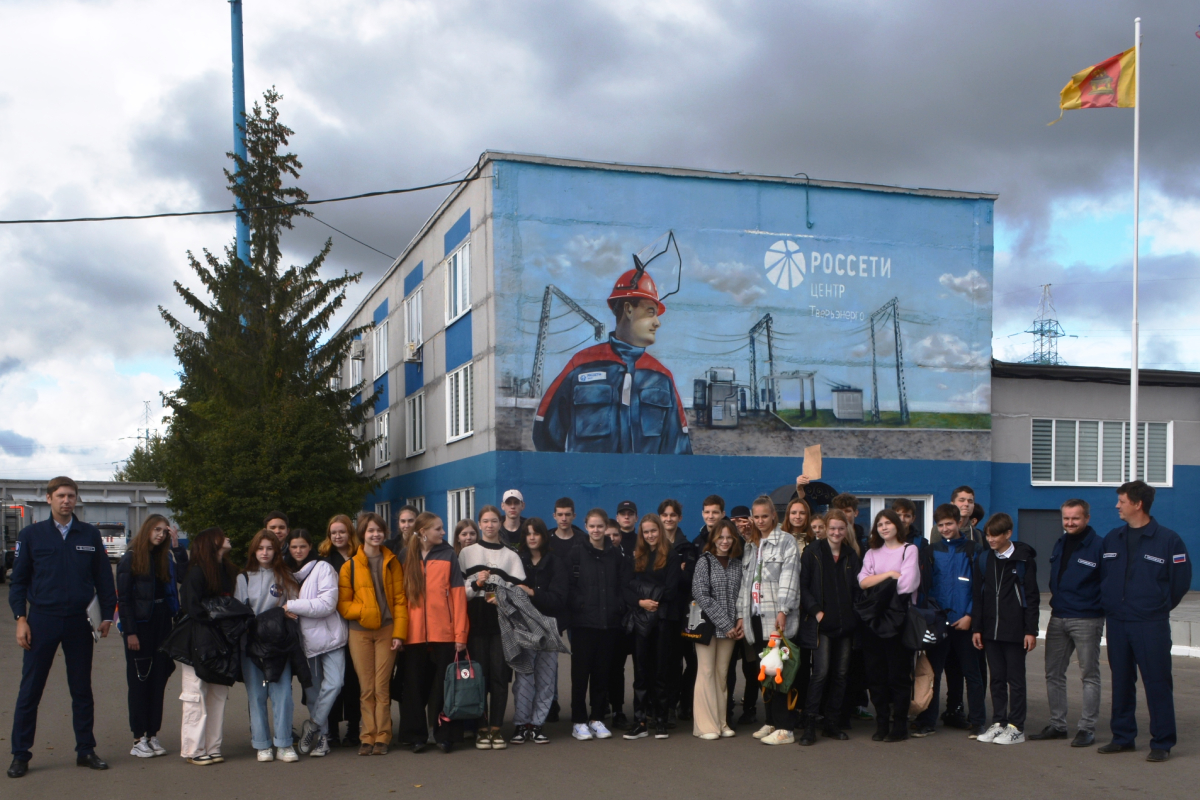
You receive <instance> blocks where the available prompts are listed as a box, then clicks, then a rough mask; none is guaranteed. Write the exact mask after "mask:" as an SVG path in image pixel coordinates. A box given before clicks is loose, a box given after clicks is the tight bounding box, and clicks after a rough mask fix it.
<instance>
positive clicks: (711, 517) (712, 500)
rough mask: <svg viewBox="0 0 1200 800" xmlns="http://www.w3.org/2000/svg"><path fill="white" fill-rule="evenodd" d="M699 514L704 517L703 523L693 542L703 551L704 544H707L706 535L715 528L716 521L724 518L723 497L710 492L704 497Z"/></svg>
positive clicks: (709, 534) (710, 533)
mask: <svg viewBox="0 0 1200 800" xmlns="http://www.w3.org/2000/svg"><path fill="white" fill-rule="evenodd" d="M700 515H701V516H702V517H704V525H703V526H701V528H700V533H699V534H698V535H697V536H696V539H695V543H696V548H697V549H698V550H700V551H703V550H704V547H705V545H707V544H708V537H709V536H711V535H712V532H713V531H714V530H715V529H716V527H717V523H718V522H720V521H721V520H723V519H724V518H725V498H723V497H721V495H719V494H710V495H709V496H708V497H706V498H704V502H703V503H702V504H701V507H700Z"/></svg>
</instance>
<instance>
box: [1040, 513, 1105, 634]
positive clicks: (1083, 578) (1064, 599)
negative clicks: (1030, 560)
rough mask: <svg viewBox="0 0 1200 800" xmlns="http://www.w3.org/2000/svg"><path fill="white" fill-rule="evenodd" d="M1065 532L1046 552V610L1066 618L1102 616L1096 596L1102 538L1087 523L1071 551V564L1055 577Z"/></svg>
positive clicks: (1100, 606) (1098, 599) (1098, 587)
mask: <svg viewBox="0 0 1200 800" xmlns="http://www.w3.org/2000/svg"><path fill="white" fill-rule="evenodd" d="M1066 541H1067V534H1065V533H1064V534H1063V535H1062V536H1060V537H1058V541H1057V542H1055V543H1054V552H1053V553H1052V554H1051V555H1050V611H1051V613H1052V614H1053V615H1054V616H1056V617H1064V618H1066V619H1096V618H1098V617H1103V616H1104V604H1103V602H1101V599H1100V562H1101V561H1102V560H1103V559H1102V555H1103V554H1104V540H1103V539H1101V538H1100V535H1099V534H1098V533H1096V532H1095V531H1094V530H1092V526H1091V525H1089V526H1087V528H1086V529H1085V530H1084V532H1083V540H1082V541H1081V542H1080V543H1079V547H1077V548H1075V552H1074V553H1072V554H1071V563H1070V564H1067V567H1066V569H1065V570H1063V574H1062V577H1061V578H1059V576H1058V570H1059V567H1060V565H1061V563H1062V554H1063V547H1064V544H1065V542H1066Z"/></svg>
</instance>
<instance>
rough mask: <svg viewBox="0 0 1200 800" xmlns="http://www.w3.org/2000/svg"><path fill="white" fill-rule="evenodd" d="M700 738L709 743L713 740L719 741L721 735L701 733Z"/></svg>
mask: <svg viewBox="0 0 1200 800" xmlns="http://www.w3.org/2000/svg"><path fill="white" fill-rule="evenodd" d="M700 738H701V739H704V740H705V741H707V742H711V741H713V740H714V739H720V738H721V734H719V733H702V734H700Z"/></svg>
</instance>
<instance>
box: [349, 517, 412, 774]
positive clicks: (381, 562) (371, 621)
mask: <svg viewBox="0 0 1200 800" xmlns="http://www.w3.org/2000/svg"><path fill="white" fill-rule="evenodd" d="M358 534H359V538H360V539H362V543H363V545H362V548H361V549H360V550H359V551H358V552H357V553H355V554H354V556H353V557H352V558H351V559H350V560H349V561H347V562H346V563H345V564H343V565H342V569H341V572H340V574H339V575H338V613H339V614H341V615H342V616H343V617H344V618H345V619H346V620H348V621H349V623H350V640H349V643H348V647H349V650H350V659H351V661H353V662H354V671H355V673H357V675H358V683H359V686H361V687H362V690H361V694H360V696H359V698H360V705H361V707H362V733H361V734H360V735H359V741H360V744H359V747H358V754H359V755H360V756H370V755H377V756H378V755H384V754H385V753H387V751H388V744H389V743H390V742H391V741H392V710H391V704H392V696H391V680H392V668H393V667H394V666H395V663H396V653H397V651H399V650H402V649H403V648H404V640H405V639H406V638H407V637H408V635H409V631H408V628H409V623H408V602H407V599H406V597H405V591H404V590H405V587H404V570H403V569H402V568H401V566H400V562H399V561H398V560H397V559H396V557H395V556H394V555H393V554H392V551H391V550H388V549H387V548H386V547H384V546H383V542H384V540H385V539H387V535H388V530H387V523H386V522H384V520H383V518H382V517H380V516H379V515H378V514H363V515H362V516H361V517H360V518H359V523H358Z"/></svg>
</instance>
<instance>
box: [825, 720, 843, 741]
mask: <svg viewBox="0 0 1200 800" xmlns="http://www.w3.org/2000/svg"><path fill="white" fill-rule="evenodd" d="M821 735H822V736H824V737H825V738H826V739H837V740H838V741H839V742H844V741H846V740H847V739H849V738H850V737H849V736H847V735H846V732H845V731H843V730H842V729H841V728H839V727H838V726H837V725H836V724H834V722H833V720H831V719H829V718H828V717H826V718H825V725H824V727H823V728H822V729H821Z"/></svg>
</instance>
